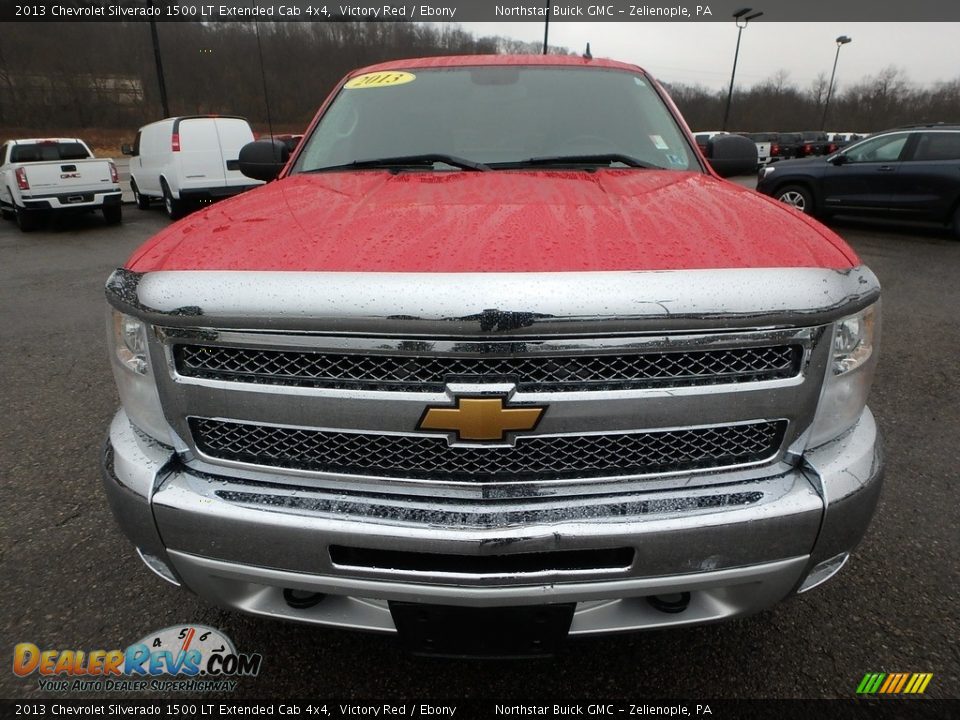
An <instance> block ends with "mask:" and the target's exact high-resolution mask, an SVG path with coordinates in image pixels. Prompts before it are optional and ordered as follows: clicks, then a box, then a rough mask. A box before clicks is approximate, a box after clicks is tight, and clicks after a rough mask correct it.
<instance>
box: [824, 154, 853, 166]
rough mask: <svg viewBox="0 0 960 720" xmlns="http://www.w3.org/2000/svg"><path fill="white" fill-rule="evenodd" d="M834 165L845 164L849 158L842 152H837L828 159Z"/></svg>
mask: <svg viewBox="0 0 960 720" xmlns="http://www.w3.org/2000/svg"><path fill="white" fill-rule="evenodd" d="M829 161H830V162H831V163H833V164H834V165H846V164H847V163H848V162H850V160H849V159H848V158H847V156H846V154H844V153H837V154H836V155H834V156H833V157H832V158H830V159H829Z"/></svg>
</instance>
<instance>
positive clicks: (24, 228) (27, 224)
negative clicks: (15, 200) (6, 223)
mask: <svg viewBox="0 0 960 720" xmlns="http://www.w3.org/2000/svg"><path fill="white" fill-rule="evenodd" d="M16 213H17V225H18V226H19V227H20V230H21V232H33V231H34V230H36V229H37V228H38V227H40V220H41V217H40V213H38V212H37V211H36V210H25V209H23V208H17V209H16Z"/></svg>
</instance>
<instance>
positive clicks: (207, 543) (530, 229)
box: [102, 56, 882, 655]
mask: <svg viewBox="0 0 960 720" xmlns="http://www.w3.org/2000/svg"><path fill="white" fill-rule="evenodd" d="M707 149H708V152H709V154H710V155H711V158H710V159H709V161H708V159H707V158H705V157H704V156H703V155H702V154H701V153H700V152H699V151H698V149H697V147H696V144H695V143H694V140H693V137H692V136H691V134H690V131H689V129H688V128H687V126H686V125H685V124H684V122H683V120H682V119H681V118H680V116H679V114H678V112H677V110H676V108H675V107H674V105H673V103H672V102H671V101H670V99H669V97H668V96H667V94H666V92H665V91H664V89H663V88H662V87H661V86H660V85H659V84H658V83H657V81H656V80H654V79H653V78H652V77H650V75H648V74H647V73H646V72H644V71H643V70H641V69H640V68H638V67H635V66H632V65H627V64H624V63H619V62H613V61H608V60H596V59H583V58H570V57H561V56H546V57H544V56H515V57H504V56H492V57H483V56H470V57H452V58H429V59H420V60H407V61H397V62H390V63H386V64H382V65H378V66H374V67H369V68H364V69H361V70H357V71H356V72H354V73H351V74H350V75H349V76H348V77H346V78H345V79H344V81H343V82H342V83H341V84H340V85H339V86H338V87H337V88H336V89H335V90H334V91H333V92H332V94H331V95H330V97H329V98H328V99H327V100H326V102H325V103H324V104H323V106H322V107H321V108H320V110H319V112H318V114H317V116H316V118H315V120H314V121H313V123H312V125H311V127H310V128H309V130H308V131H307V133H306V135H305V138H304V140H303V141H302V142H301V143H300V144H299V146H298V147H297V148H296V149H295V150H294V152H293V154H292V155H290V156H289V157H288V155H287V153H288V150H287V149H286V148H285V146H284V145H283V143H281V142H277V141H273V140H265V141H259V142H255V143H252V144H251V145H248V146H247V147H245V148H244V149H243V151H242V152H241V155H240V166H241V169H242V170H243V171H244V172H245V173H246V174H248V175H249V176H251V177H255V178H257V179H265V180H271V181H272V182H269V183H268V184H267V185H265V186H263V187H260V188H258V189H255V190H253V191H251V192H249V193H246V194H244V195H243V196H241V197H237V198H234V199H230V200H227V201H225V202H223V203H219V204H217V205H215V206H213V207H210V208H208V209H206V210H205V211H203V212H201V213H198V214H196V215H192V216H190V217H189V218H187V219H185V220H182V221H180V222H179V223H176V224H174V225H172V226H170V227H169V228H167V229H165V230H163V231H162V232H161V233H159V234H158V235H157V236H156V237H154V238H153V239H151V240H150V241H148V242H147V243H146V244H145V245H144V246H143V247H141V248H140V249H139V250H138V251H136V252H135V253H134V255H133V256H132V257H131V258H130V259H129V260H128V261H127V263H126V264H125V266H124V267H122V268H119V269H117V270H116V271H115V272H114V273H113V275H112V276H111V278H110V280H109V281H108V283H107V288H106V292H107V299H108V301H109V324H108V333H109V337H110V343H111V349H110V357H111V361H112V365H113V369H114V373H115V376H116V380H117V385H118V387H119V391H120V398H121V400H122V403H123V408H122V409H121V410H120V411H119V412H118V413H117V415H116V417H115V418H114V420H113V423H112V425H111V428H110V435H109V440H108V442H107V444H106V447H105V451H104V453H103V463H102V472H103V478H104V483H105V487H106V489H107V495H108V497H109V499H110V502H111V503H112V506H113V509H114V512H115V515H116V518H117V522H118V523H119V524H120V525H121V526H122V527H123V529H124V530H125V532H126V534H127V535H128V536H129V537H130V539H131V540H132V542H133V543H134V544H135V546H136V548H137V551H138V553H139V554H140V556H141V558H142V559H143V560H144V562H145V563H146V564H147V565H148V566H149V567H150V568H151V569H152V570H153V571H154V572H156V573H157V574H158V575H160V576H161V577H163V578H164V579H165V580H167V581H169V582H171V583H174V584H177V585H182V586H185V587H187V588H189V589H191V590H193V591H195V592H197V593H199V594H200V595H202V596H203V597H205V598H208V599H209V600H211V601H213V602H216V603H219V604H221V605H225V606H228V607H232V608H236V609H240V610H244V611H246V612H250V613H254V614H257V615H261V616H265V617H271V618H283V619H288V620H295V621H301V622H307V623H315V624H318V625H331V626H341V627H349V628H355V629H366V630H372V631H380V632H386V633H399V635H400V637H401V638H402V639H403V641H404V642H405V643H406V644H407V646H408V647H410V648H411V649H413V650H415V651H418V652H427V653H438V654H473V653H476V654H493V655H502V654H505V653H518V654H532V655H537V654H542V653H546V652H550V651H551V650H553V649H554V648H556V647H557V645H558V644H559V643H560V642H562V641H563V639H564V638H566V637H567V636H568V635H589V634H596V633H610V632H620V631H626V630H636V629H643V628H654V627H666V626H677V625H687V624H695V623H703V622H710V621H715V620H720V619H724V618H731V617H737V616H741V615H745V614H749V613H752V612H756V611H758V610H761V609H763V608H766V607H769V606H771V605H773V604H774V603H777V602H779V601H781V600H783V599H785V598H787V597H789V596H791V595H794V594H796V593H800V592H805V591H807V590H809V589H811V588H813V587H815V586H816V585H819V584H820V583H822V582H824V581H825V580H827V579H828V578H830V577H831V576H832V575H833V574H835V573H836V572H837V571H838V570H839V569H840V568H841V567H842V566H843V565H844V563H845V562H846V561H847V558H848V556H849V553H850V552H851V551H852V550H853V548H854V547H855V546H856V545H857V543H858V542H859V540H860V538H861V537H862V536H863V534H864V532H865V531H866V529H867V525H868V523H869V521H870V518H871V515H872V513H873V509H874V506H875V504H876V502H877V498H878V494H879V490H880V485H881V477H882V462H881V452H880V438H879V434H878V430H877V426H876V423H875V422H874V419H873V416H872V414H871V413H870V410H869V409H868V408H867V406H866V399H867V394H868V391H869V389H870V385H871V381H872V376H873V370H874V367H875V365H876V362H877V355H878V342H879V327H880V306H879V296H880V288H879V285H878V283H877V280H876V278H875V277H874V275H873V274H872V273H871V272H870V270H869V269H867V268H866V267H865V266H864V265H863V264H862V262H861V261H860V260H859V258H858V257H857V255H856V253H855V252H854V251H853V250H852V249H850V248H849V247H848V246H847V245H846V244H845V243H844V242H843V241H842V240H841V239H840V238H839V237H837V236H836V235H835V234H833V233H832V232H830V231H829V230H828V229H827V228H825V227H823V226H822V225H820V224H818V223H817V222H816V221H815V220H813V219H811V218H809V217H805V216H803V215H802V214H800V213H797V212H795V211H794V210H792V209H790V208H787V207H786V206H784V205H782V204H781V203H777V202H775V201H774V200H772V199H770V198H767V197H764V196H761V195H759V194H757V193H755V192H752V191H749V190H746V189H745V188H742V187H740V186H738V185H736V184H733V183H730V182H727V181H724V180H722V179H721V178H720V177H719V176H718V172H717V171H718V170H722V171H723V172H724V173H725V174H729V173H733V172H743V173H750V172H752V170H753V168H754V167H755V165H756V162H757V156H756V147H755V145H754V144H753V143H752V142H750V141H749V140H747V139H746V138H742V137H739V136H733V135H730V136H719V137H717V138H714V139H713V140H711V142H710V144H709V145H708V146H707Z"/></svg>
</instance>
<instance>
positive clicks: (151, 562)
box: [137, 548, 180, 587]
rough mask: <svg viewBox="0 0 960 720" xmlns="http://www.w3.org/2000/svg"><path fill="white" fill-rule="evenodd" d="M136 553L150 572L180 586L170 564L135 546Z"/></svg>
mask: <svg viewBox="0 0 960 720" xmlns="http://www.w3.org/2000/svg"><path fill="white" fill-rule="evenodd" d="M137 555H139V556H140V559H141V560H143V564H144V565H146V566H147V567H148V568H150V570H151V572H153V574H154V575H156V576H157V577H159V578H161V579H163V580H166V581H167V582H168V583H170V584H171V585H176V586H177V587H180V581H179V580H178V579H177V576H176V574H175V573H174V572H173V570H171V569H170V566H169V565H167V564H166V563H165V562H164V561H163V560H161V559H160V558H158V557H157V556H156V555H151V554H150V553H145V552H144V551H143V550H141V549H140V548H137Z"/></svg>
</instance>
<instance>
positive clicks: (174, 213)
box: [161, 180, 184, 220]
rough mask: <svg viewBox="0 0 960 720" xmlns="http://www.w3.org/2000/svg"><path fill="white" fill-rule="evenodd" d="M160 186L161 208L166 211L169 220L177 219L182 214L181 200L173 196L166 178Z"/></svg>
mask: <svg viewBox="0 0 960 720" xmlns="http://www.w3.org/2000/svg"><path fill="white" fill-rule="evenodd" d="M161 187H162V189H163V209H164V210H166V211H167V217H169V218H170V219H171V220H179V219H180V218H182V217H183V216H184V211H183V202H182V201H180V200H177V199H176V198H175V197H174V196H173V193H171V192H170V188H169V187H168V186H167V181H166V180H164V181H162V182H161Z"/></svg>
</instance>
